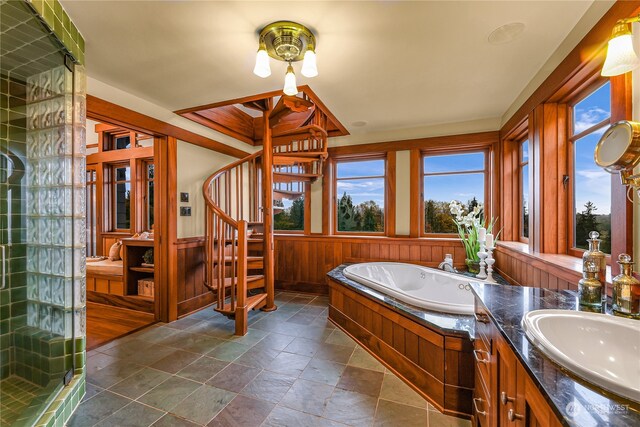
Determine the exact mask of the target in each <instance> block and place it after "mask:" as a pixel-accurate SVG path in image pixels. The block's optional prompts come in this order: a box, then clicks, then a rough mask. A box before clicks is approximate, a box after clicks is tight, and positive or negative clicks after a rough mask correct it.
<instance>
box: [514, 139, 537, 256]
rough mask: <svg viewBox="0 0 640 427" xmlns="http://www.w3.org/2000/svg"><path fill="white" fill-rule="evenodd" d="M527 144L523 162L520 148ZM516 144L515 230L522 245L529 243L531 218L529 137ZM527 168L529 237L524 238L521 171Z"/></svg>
mask: <svg viewBox="0 0 640 427" xmlns="http://www.w3.org/2000/svg"><path fill="white" fill-rule="evenodd" d="M525 142H526V143H527V145H528V156H527V161H526V162H525V161H523V160H522V158H523V156H522V153H523V150H522V146H523V145H524V143H525ZM516 143H517V144H518V191H517V193H518V225H517V229H518V240H519V241H520V242H522V243H527V244H528V243H529V238H530V236H531V230H532V227H531V225H532V217H531V213H532V212H531V199H532V195H533V191H532V187H533V186H532V179H531V166H530V164H531V141H530V140H529V136H528V135H527V136H525V137H522V138H520V139H518V141H517V142H516ZM525 166H527V167H528V174H527V175H529V176H528V178H529V188H528V194H529V199H528V202H529V220H528V224H527V228H528V230H529V236H525V235H524V218H523V215H522V212H523V208H524V206H523V200H524V195H523V191H524V185H523V184H524V182H523V177H524V174H523V169H524V167H525Z"/></svg>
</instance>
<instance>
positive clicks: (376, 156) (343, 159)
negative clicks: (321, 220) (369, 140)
mask: <svg viewBox="0 0 640 427" xmlns="http://www.w3.org/2000/svg"><path fill="white" fill-rule="evenodd" d="M331 160H332V161H331V166H332V174H331V177H332V179H331V181H332V182H331V186H332V194H333V198H332V199H333V200H332V214H331V215H332V221H331V222H332V223H333V227H332V228H333V230H332V232H333V234H335V235H342V236H345V235H352V236H387V235H388V233H389V232H390V229H391V228H394V229H395V227H390V224H389V222H390V220H391V219H390V214H389V200H390V198H391V197H394V196H393V195H391V194H390V187H391V186H392V185H390V182H389V180H390V176H389V159H388V155H387V153H386V152H385V153H366V154H361V155H348V156H337V157H333V158H332V159H331ZM368 160H383V161H384V168H383V170H384V174H383V175H381V176H362V177H356V178H338V165H339V164H340V163H353V162H359V161H368ZM371 178H375V179H380V178H382V179H383V182H384V191H383V193H384V206H383V209H382V212H383V214H384V223H383V231H380V232H378V231H339V230H338V200H339V197H338V181H348V180H354V179H356V180H357V179H371ZM393 202H394V203H395V197H394V200H393ZM394 221H395V215H394Z"/></svg>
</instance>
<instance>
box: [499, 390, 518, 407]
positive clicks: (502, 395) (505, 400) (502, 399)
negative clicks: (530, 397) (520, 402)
mask: <svg viewBox="0 0 640 427" xmlns="http://www.w3.org/2000/svg"><path fill="white" fill-rule="evenodd" d="M515 401H516V399H514V398H513V397H509V396H507V392H505V391H503V392H502V393H500V402H502V404H503V405H506V404H507V403H509V402H515Z"/></svg>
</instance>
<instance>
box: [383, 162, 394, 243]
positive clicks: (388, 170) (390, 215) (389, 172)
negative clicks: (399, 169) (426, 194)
mask: <svg viewBox="0 0 640 427" xmlns="http://www.w3.org/2000/svg"><path fill="white" fill-rule="evenodd" d="M385 178H386V179H385V196H384V198H385V202H384V222H385V226H384V230H385V234H386V235H387V236H392V237H395V235H396V152H395V151H390V152H388V153H387V161H386V162H385Z"/></svg>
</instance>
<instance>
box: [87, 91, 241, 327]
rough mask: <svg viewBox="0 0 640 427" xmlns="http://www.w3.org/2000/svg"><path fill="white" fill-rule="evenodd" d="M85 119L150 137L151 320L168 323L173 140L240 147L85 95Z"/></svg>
mask: <svg viewBox="0 0 640 427" xmlns="http://www.w3.org/2000/svg"><path fill="white" fill-rule="evenodd" d="M87 118H89V119H92V120H96V121H99V122H102V123H109V124H112V125H117V126H122V127H125V128H128V129H132V130H135V131H138V132H142V133H145V134H148V135H151V136H153V138H154V150H153V151H154V154H153V158H154V163H155V165H156V194H155V206H154V216H155V226H154V237H155V238H154V251H155V253H156V269H155V272H154V280H155V283H156V285H155V286H156V298H155V320H156V321H161V322H171V321H173V320H176V319H177V318H178V288H177V286H178V272H177V262H178V251H177V246H176V245H177V217H178V212H177V211H178V205H177V200H176V197H177V142H178V138H180V139H181V140H184V141H185V142H188V143H191V144H195V145H199V146H202V147H205V148H209V149H211V150H214V151H218V152H224V153H225V154H229V155H236V156H242V155H243V154H245V153H244V152H242V151H241V150H237V149H234V148H232V147H229V146H226V145H224V144H222V143H220V142H217V141H214V140H212V139H210V138H206V137H204V136H201V135H198V134H194V133H192V132H189V131H186V130H184V129H181V128H178V127H176V126H173V125H170V124H168V123H165V122H162V121H160V120H157V119H154V118H152V117H149V116H146V115H143V114H140V113H137V112H135V111H133V110H130V109H128V108H125V107H121V106H119V105H116V104H113V103H110V102H107V101H104V100H101V99H99V98H96V97H93V96H90V95H88V96H87Z"/></svg>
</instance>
